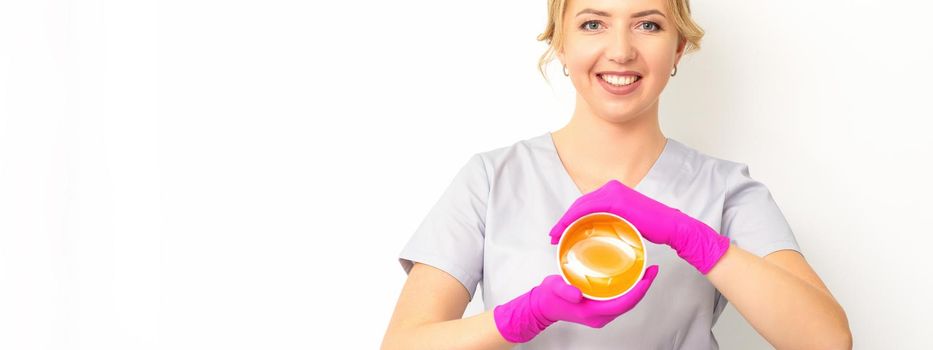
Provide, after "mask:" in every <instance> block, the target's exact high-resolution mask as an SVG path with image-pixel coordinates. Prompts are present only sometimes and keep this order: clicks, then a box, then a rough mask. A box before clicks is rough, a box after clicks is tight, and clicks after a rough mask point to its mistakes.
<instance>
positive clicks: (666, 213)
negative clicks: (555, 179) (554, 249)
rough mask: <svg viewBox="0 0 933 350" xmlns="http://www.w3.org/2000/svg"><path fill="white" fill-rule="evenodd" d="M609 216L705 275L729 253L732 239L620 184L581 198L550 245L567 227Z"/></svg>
mask: <svg viewBox="0 0 933 350" xmlns="http://www.w3.org/2000/svg"><path fill="white" fill-rule="evenodd" d="M594 212H608V213H612V214H616V215H618V216H621V217H623V218H625V219H626V220H628V221H629V222H631V223H632V225H635V228H637V229H638V231H639V232H641V234H642V236H644V237H645V239H647V240H649V241H651V242H653V243H657V244H666V245H668V246H670V247H671V248H673V249H674V250H675V251H676V252H677V255H678V256H680V257H681V258H682V259H684V260H686V261H687V262H688V263H690V265H693V267H695V268H696V269H697V270H699V271H700V273H702V274H703V275H706V274H707V273H708V272H709V270H711V269H712V268H713V266H715V265H716V263H717V262H719V259H721V258H722V256H723V255H724V254H725V253H726V250H728V249H729V238H728V237H726V236H723V235H720V234H719V233H718V232H716V230H713V229H712V228H711V227H709V226H707V225H706V224H705V223H703V222H702V221H699V220H697V219H694V218H692V217H690V216H689V215H687V214H684V213H682V212H681V211H680V210H678V209H676V208H671V207H668V206H666V205H664V204H663V203H661V202H658V201H655V200H654V199H651V198H649V197H647V196H645V195H643V194H641V193H639V192H638V191H635V190H633V189H631V188H629V187H628V186H625V185H624V184H622V183H621V182H619V181H618V180H610V181H609V182H607V183H606V184H605V185H603V186H602V187H600V188H599V189H597V190H595V191H593V192H590V193H587V194H585V195H583V196H581V197H580V198H578V199H577V200H576V201H575V202H573V204H572V205H570V208H569V209H567V212H566V213H564V216H563V217H561V218H560V220H559V221H558V222H557V224H556V225H554V227H553V228H552V229H551V233H550V235H551V244H557V243H558V242H559V241H560V236H561V235H562V234H563V233H564V230H565V229H566V228H567V226H570V224H571V223H573V222H574V221H575V220H577V219H579V218H580V217H582V216H584V215H586V214H590V213H594Z"/></svg>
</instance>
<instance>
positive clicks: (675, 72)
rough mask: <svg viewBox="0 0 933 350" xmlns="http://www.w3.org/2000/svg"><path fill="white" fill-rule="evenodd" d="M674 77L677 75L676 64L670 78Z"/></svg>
mask: <svg viewBox="0 0 933 350" xmlns="http://www.w3.org/2000/svg"><path fill="white" fill-rule="evenodd" d="M675 75H677V65H676V64H675V65H674V73H671V76H672V77H673V76H675Z"/></svg>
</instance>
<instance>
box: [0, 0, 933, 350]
mask: <svg viewBox="0 0 933 350" xmlns="http://www.w3.org/2000/svg"><path fill="white" fill-rule="evenodd" d="M921 6H925V7H926V8H918V7H921ZM693 7H694V11H695V15H696V19H697V20H698V21H699V22H700V23H701V25H703V26H704V27H705V28H706V30H707V37H706V39H705V41H704V48H703V49H702V50H701V51H700V52H698V53H696V54H695V55H693V56H688V57H687V58H686V59H685V61H684V62H683V63H682V64H681V66H680V67H679V73H678V75H677V77H676V78H674V79H672V80H671V83H670V84H669V85H668V88H667V90H666V91H665V93H664V95H663V96H662V107H661V114H662V117H661V118H662V127H663V129H664V131H665V133H666V134H667V135H668V136H671V137H674V138H676V139H678V140H681V141H683V142H685V143H687V144H689V145H691V146H693V147H695V148H698V149H700V150H702V151H704V152H706V153H709V154H712V155H716V156H719V157H722V158H726V159H732V160H736V161H741V162H746V163H748V164H750V167H751V168H750V169H751V173H752V176H753V177H755V178H757V179H760V180H762V181H763V182H765V184H766V185H768V186H769V188H770V189H771V191H772V193H773V195H774V196H775V198H776V200H777V201H778V203H779V205H780V206H781V207H782V209H783V211H784V213H785V215H786V216H787V218H788V220H789V221H790V223H791V225H792V227H793V228H794V230H795V233H796V234H797V238H798V240H799V243H800V244H801V245H802V248H803V250H804V254H805V255H806V257H807V258H808V260H809V261H810V263H811V264H812V265H813V267H814V268H815V269H816V270H817V272H819V273H820V275H821V276H822V277H823V279H824V281H825V282H826V283H827V285H828V286H829V288H830V289H831V290H832V291H833V293H834V294H835V295H836V297H837V298H838V299H839V301H840V302H841V303H842V305H843V306H844V307H845V309H846V311H847V312H848V316H849V320H850V323H851V326H852V330H853V332H854V334H855V342H856V348H860V349H923V348H931V347H933V341H931V339H930V338H929V336H928V335H927V334H923V333H921V331H925V328H926V327H923V325H930V324H933V316H931V311H933V302H931V301H930V300H929V298H928V297H926V296H927V295H928V294H929V290H930V289H931V287H933V286H931V282H930V281H931V277H933V276H931V273H930V266H931V264H930V262H929V258H928V256H927V252H928V251H929V250H930V247H931V245H933V239H931V238H930V237H929V235H930V234H931V233H933V232H931V229H930V225H931V221H930V217H931V215H930V214H929V213H930V211H931V209H933V206H931V205H930V204H929V202H928V199H929V198H931V197H933V188H931V187H933V186H931V184H930V181H929V179H931V178H933V170H931V168H933V167H931V165H930V162H931V159H933V157H931V156H933V141H931V137H930V136H929V133H930V132H931V131H933V128H931V126H933V123H931V121H930V118H931V117H933V113H931V108H930V107H929V96H928V95H929V93H930V91H931V89H930V88H929V86H928V85H929V81H930V80H931V78H933V74H931V68H930V62H933V54H931V52H933V51H931V49H930V47H929V45H928V44H926V42H927V41H928V37H929V36H930V34H931V33H933V31H931V30H930V28H929V27H928V23H929V20H928V18H929V10H930V9H929V5H924V4H922V3H921V2H914V1H906V0H897V1H884V2H882V1H880V0H876V1H832V2H829V1H826V2H813V1H770V2H765V1H737V0H731V1H715V2H713V1H705V2H700V1H695V2H694V5H693ZM544 16H545V5H544V1H543V0H542V1H533V2H532V1H525V2H521V3H519V2H512V1H480V2H476V1H474V2H436V1H414V2H411V1H410V2H386V1H367V2H364V3H360V2H310V1H262V2H260V1H254V2H242V1H241V2H235V1H233V2H231V1H208V0H195V1H192V0H185V1H178V0H175V1H171V0H169V1H155V0H146V1H115V0H96V1H94V0H88V1H55V0H48V1H25V0H12V1H4V2H0V348H9V349H14V348H15V349H203V348H228V349H247V348H275V349H292V348H328V346H322V344H324V345H330V346H329V347H337V346H339V347H342V348H375V347H377V346H378V344H379V342H380V340H381V337H382V335H383V332H384V330H385V327H386V324H387V322H388V319H389V316H390V314H391V312H392V309H393V307H394V303H395V300H396V298H397V296H398V292H399V290H400V288H401V286H402V283H403V282H404V274H403V273H402V270H401V268H400V267H399V265H398V263H397V262H396V256H397V253H398V251H399V250H400V249H401V248H402V245H403V244H404V243H405V242H406V240H407V239H408V237H409V235H410V233H411V232H412V231H413V230H414V229H415V228H416V227H417V225H418V224H419V223H420V221H421V219H422V218H423V217H424V215H425V214H426V213H427V210H428V209H429V208H430V207H431V206H432V205H433V204H434V202H435V201H436V200H437V198H438V196H439V195H440V193H441V191H442V190H443V189H444V187H446V186H447V184H448V183H449V182H450V180H451V179H452V177H453V175H454V173H455V171H456V170H457V169H458V168H459V167H460V166H461V165H462V164H463V163H464V162H465V161H466V160H467V158H468V157H469V156H470V155H471V154H473V153H476V152H480V151H484V150H488V149H491V148H494V147H500V146H504V145H508V144H511V143H512V142H515V141H517V140H519V139H522V138H527V137H529V136H533V135H537V134H540V133H542V132H544V131H547V130H556V129H557V128H559V127H560V126H562V125H563V124H564V123H566V122H567V121H568V120H569V113H570V111H571V109H572V107H573V106H572V103H573V98H572V97H573V95H572V94H573V90H572V87H571V86H570V85H569V83H568V82H567V81H566V80H564V79H563V76H562V75H560V73H559V70H558V67H557V65H556V64H555V65H552V67H551V68H552V69H551V76H552V78H553V80H552V81H553V85H552V86H548V85H547V84H546V83H544V81H543V80H542V79H541V77H540V76H539V75H538V74H537V71H536V70H535V63H536V60H537V57H538V55H539V54H540V52H541V51H542V50H543V49H544V46H543V44H542V43H538V42H536V41H535V40H534V38H535V36H536V35H537V34H538V33H539V32H540V31H541V29H542V28H543V24H544V20H545V18H544ZM477 310H478V305H476V304H473V305H471V306H470V308H469V309H468V311H467V312H468V313H471V312H476V311H477ZM715 332H716V334H717V335H718V337H719V339H720V344H721V345H722V346H723V348H724V349H755V348H768V346H767V344H766V343H764V342H763V341H762V340H761V338H760V337H759V336H758V335H757V334H756V333H755V332H754V330H752V329H751V328H750V327H749V326H748V325H747V324H746V323H745V322H744V320H742V318H741V316H739V315H738V314H737V313H736V312H735V310H734V309H731V308H730V309H728V311H727V312H726V314H725V315H724V316H723V317H722V318H721V319H720V323H719V324H718V325H717V327H716V328H715Z"/></svg>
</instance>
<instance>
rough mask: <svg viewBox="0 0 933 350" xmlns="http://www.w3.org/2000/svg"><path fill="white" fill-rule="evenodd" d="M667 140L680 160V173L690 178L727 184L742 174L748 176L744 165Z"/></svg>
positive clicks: (676, 141) (746, 167)
mask: <svg viewBox="0 0 933 350" xmlns="http://www.w3.org/2000/svg"><path fill="white" fill-rule="evenodd" d="M669 140H670V141H671V143H672V147H673V148H674V151H675V153H676V154H677V155H678V156H679V157H680V158H681V159H682V164H681V169H682V171H683V172H686V173H687V175H690V176H691V177H692V178H698V177H699V178H710V179H716V180H719V181H722V183H724V184H728V183H731V182H733V181H734V180H735V179H736V178H737V177H741V176H742V175H743V174H744V175H745V176H747V175H748V164H746V163H742V162H739V161H734V160H730V159H725V158H722V157H719V156H716V155H712V154H709V153H706V152H704V151H702V150H699V149H697V148H694V147H692V146H689V145H687V144H685V143H682V142H680V141H678V140H675V139H669Z"/></svg>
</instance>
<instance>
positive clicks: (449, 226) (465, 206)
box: [399, 154, 489, 300]
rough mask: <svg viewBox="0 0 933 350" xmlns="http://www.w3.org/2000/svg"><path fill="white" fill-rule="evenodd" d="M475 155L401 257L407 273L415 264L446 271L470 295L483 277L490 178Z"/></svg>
mask: <svg viewBox="0 0 933 350" xmlns="http://www.w3.org/2000/svg"><path fill="white" fill-rule="evenodd" d="M486 174H487V171H486V165H485V162H484V161H483V158H482V156H481V155H480V154H474V155H473V156H472V157H471V158H470V159H469V161H467V163H466V164H465V165H464V166H463V167H462V168H461V169H460V171H459V172H458V173H457V175H456V176H455V177H454V179H453V182H451V184H450V185H449V186H448V187H447V189H446V190H444V192H443V194H442V195H441V197H440V199H439V200H438V201H437V202H436V203H435V204H434V206H433V207H432V208H431V210H430V211H429V212H428V215H427V217H425V218H424V220H423V221H422V222H421V224H420V225H419V226H418V228H417V230H415V232H414V234H412V236H411V238H410V239H409V241H408V243H407V244H406V245H405V247H404V248H403V249H402V252H401V253H400V254H399V262H400V263H401V264H402V268H403V269H404V270H405V273H408V272H409V271H411V268H412V266H413V265H414V263H415V262H420V263H423V264H426V265H430V266H433V267H435V268H438V269H440V270H443V271H445V272H447V273H448V274H450V275H451V276H453V277H454V278H456V279H457V280H459V281H460V283H461V284H463V286H464V287H465V288H466V289H467V291H468V292H469V293H470V299H471V300H472V299H473V294H474V292H475V291H476V285H477V284H478V283H479V281H480V280H481V279H482V278H483V244H484V236H485V229H486V223H485V220H486V202H487V200H488V197H489V179H488V177H487V175H486Z"/></svg>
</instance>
